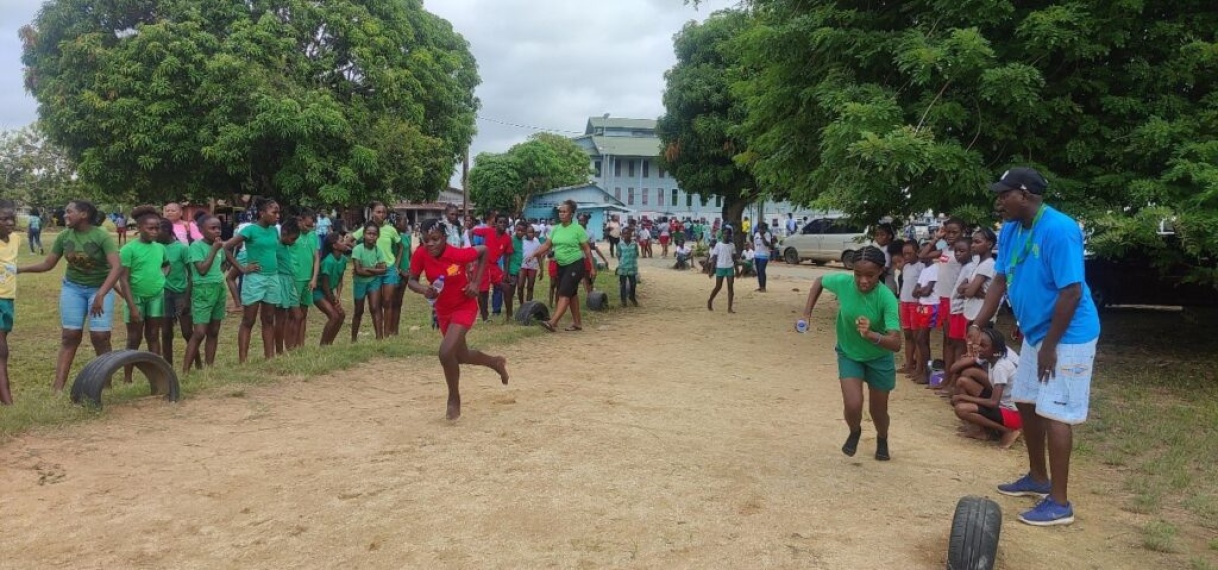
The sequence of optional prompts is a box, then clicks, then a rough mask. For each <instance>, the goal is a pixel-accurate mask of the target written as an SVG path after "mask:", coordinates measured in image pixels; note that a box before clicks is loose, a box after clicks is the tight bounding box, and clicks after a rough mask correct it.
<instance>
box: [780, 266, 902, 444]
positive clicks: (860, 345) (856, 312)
mask: <svg viewBox="0 0 1218 570" xmlns="http://www.w3.org/2000/svg"><path fill="white" fill-rule="evenodd" d="M856 255H857V257H855V263H854V275H853V276H852V275H848V274H845V273H839V274H834V275H826V276H823V277H818V278H816V281H814V282H813V283H812V290H811V291H809V292H808V303H807V305H806V306H805V307H804V313H803V323H801V325H806V323H807V321H808V320H809V319H811V318H812V309H813V308H815V307H816V301H817V300H818V299H819V298H820V294H821V292H822V291H825V290H828V291H830V292H831V293H833V294H834V295H836V296H837V300H838V304H839V305H840V308H839V310H838V314H837V320H836V325H835V328H836V331H837V348H836V351H837V370H838V378H839V379H840V380H841V387H842V402H843V404H844V407H845V418H846V425H847V426H848V427H849V428H850V435H849V437H847V438H846V443H845V444H844V445H842V453H845V454H846V455H848V456H854V454H855V452H857V451H858V444H859V438H860V437H861V436H862V434H863V428H862V422H863V384H866V385H867V388H868V392H869V394H868V398H867V399H868V400H869V402H870V411H871V419H872V422H873V423H875V430H876V449H875V458H876V460H877V461H888V460H889V459H890V456H889V454H888V423H889V422H888V393H889V392H891V391H892V390H893V389H894V388H896V384H897V370H896V363H895V361H894V358H893V353H896V352H900V350H901V322H900V319H899V318H898V304H897V297H896V295H893V293H892V290H891V289H889V288H888V287H885V286H883V282H882V280H883V276H884V268H885V266H886V265H887V263H886V262H887V259H886V257H885V255H884V251H883V250H881V249H880V248H878V247H875V246H870V245H869V246H866V247H864V248H863V249H862V250H860V251H859V252H858V254H856ZM798 328H799V329H801V330H803V329H805V328H806V326H800V327H798Z"/></svg>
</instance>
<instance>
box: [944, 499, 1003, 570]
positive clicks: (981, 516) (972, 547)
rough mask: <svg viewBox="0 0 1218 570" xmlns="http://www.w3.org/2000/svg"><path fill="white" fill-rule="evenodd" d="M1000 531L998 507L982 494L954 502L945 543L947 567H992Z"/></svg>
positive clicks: (955, 569)
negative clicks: (948, 534)
mask: <svg viewBox="0 0 1218 570" xmlns="http://www.w3.org/2000/svg"><path fill="white" fill-rule="evenodd" d="M1001 533H1002V509H1001V508H999V507H998V503H995V502H994V501H991V500H989V499H987V498H985V497H974V496H969V497H964V498H962V499H960V502H958V503H956V514H955V515H954V516H952V534H951V538H950V539H949V541H948V545H947V568H948V570H993V568H994V563H995V561H996V557H997V556H998V536H999V534H1001Z"/></svg>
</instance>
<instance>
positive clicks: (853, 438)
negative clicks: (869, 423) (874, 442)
mask: <svg viewBox="0 0 1218 570" xmlns="http://www.w3.org/2000/svg"><path fill="white" fill-rule="evenodd" d="M862 436H863V430H859V431H852V432H850V437H847V438H846V443H844V444H843V445H842V453H845V454H846V455H847V456H848V457H854V454H855V453H858V450H859V438H860V437H862Z"/></svg>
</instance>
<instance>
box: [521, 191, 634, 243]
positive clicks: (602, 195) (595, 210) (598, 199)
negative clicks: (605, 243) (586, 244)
mask: <svg viewBox="0 0 1218 570" xmlns="http://www.w3.org/2000/svg"><path fill="white" fill-rule="evenodd" d="M567 200H572V201H574V202H575V205H576V214H577V215H578V214H590V215H591V218H590V219H589V220H588V229H589V230H592V235H593V236H595V237H596V238H597V239H603V238H604V236H603V235H602V232H601V229H602V228H604V227H605V222H606V221H607V220H608V219H609V216H610V215H612V214H618V215H619V216H621V217H622V219H625V218H626V217H627V216H631V215H634V212H633V211H631V210H630V208H627V207H626V206H625V205H623V204H622V202H621V200H618V199H616V198H614V197H613V196H611V195H609V193H608V192H605V191H604V190H603V189H601V187H599V186H597V185H595V184H584V185H582V186H568V187H566V188H555V189H554V190H550V191H548V192H543V193H541V194H537V195H534V196H533V197H531V198H529V202H528V203H527V204H525V207H524V218H525V219H526V220H530V219H533V218H537V219H554V220H557V219H558V205H559V204H561V203H563V202H565V201H567Z"/></svg>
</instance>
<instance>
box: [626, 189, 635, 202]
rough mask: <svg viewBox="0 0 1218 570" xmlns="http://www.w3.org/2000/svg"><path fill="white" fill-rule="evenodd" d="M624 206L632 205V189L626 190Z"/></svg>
mask: <svg viewBox="0 0 1218 570" xmlns="http://www.w3.org/2000/svg"><path fill="white" fill-rule="evenodd" d="M626 205H627V206H633V205H634V188H627V189H626Z"/></svg>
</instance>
